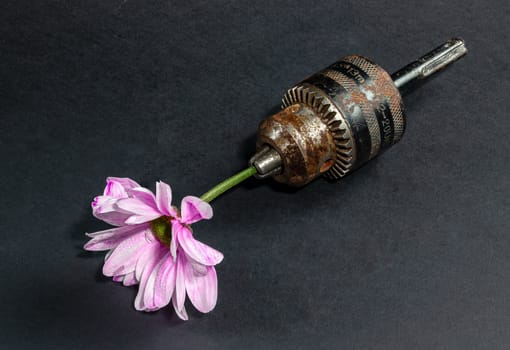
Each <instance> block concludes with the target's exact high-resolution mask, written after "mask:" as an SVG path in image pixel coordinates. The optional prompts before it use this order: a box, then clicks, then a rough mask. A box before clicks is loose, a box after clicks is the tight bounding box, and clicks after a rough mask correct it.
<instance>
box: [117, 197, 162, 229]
mask: <svg viewBox="0 0 510 350" xmlns="http://www.w3.org/2000/svg"><path fill="white" fill-rule="evenodd" d="M116 206H117V207H118V208H119V209H120V210H122V211H125V212H129V213H131V216H129V218H128V219H127V220H126V221H125V223H126V224H128V225H134V224H140V223H144V222H149V221H152V220H154V219H157V218H159V217H160V216H162V214H161V213H160V212H159V211H158V210H157V209H154V208H153V207H151V206H149V205H147V204H146V203H145V202H143V201H141V200H140V199H137V198H126V199H119V200H118V201H117V203H116Z"/></svg>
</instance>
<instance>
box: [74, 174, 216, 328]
mask: <svg viewBox="0 0 510 350" xmlns="http://www.w3.org/2000/svg"><path fill="white" fill-rule="evenodd" d="M92 213H93V215H94V216H95V217H97V218H99V219H101V220H103V221H105V222H108V223H110V224H112V225H116V226H120V227H116V228H112V229H109V230H104V231H99V232H95V233H90V234H87V235H88V236H89V237H91V238H92V239H91V240H90V241H89V242H88V243H87V244H85V246H84V248H85V249H87V250H94V251H96V250H109V252H108V253H107V255H106V257H105V263H104V266H103V274H104V275H105V276H110V277H113V280H114V281H116V282H122V283H123V284H124V285H125V286H129V285H134V284H137V283H139V284H140V286H139V289H138V294H137V296H136V298H135V303H134V305H135V308H136V309H137V310H143V311H155V310H158V309H160V308H162V307H164V306H166V305H168V304H169V303H170V301H172V304H173V306H174V309H175V311H176V313H177V315H178V316H179V317H180V318H182V319H184V320H187V319H188V315H187V313H186V309H185V308H184V301H185V298H186V294H187V295H188V297H189V299H190V300H191V303H192V304H193V305H194V306H195V308H196V309H197V310H199V311H200V312H204V313H205V312H209V311H211V310H212V309H213V308H214V307H215V305H216V300H217V295H218V279H217V276H216V270H215V268H214V266H215V265H216V264H218V263H220V262H221V261H222V259H223V254H221V253H220V252H219V251H217V250H215V249H213V248H211V247H209V246H207V245H205V244H203V243H201V242H199V241H197V240H196V239H195V238H194V237H193V233H192V230H191V228H190V225H191V224H192V223H195V222H197V221H199V220H202V219H210V218H211V217H212V215H213V212H212V208H211V206H210V205H209V203H207V202H204V201H202V200H201V199H200V198H197V197H193V196H187V197H184V198H183V199H182V202H181V211H180V212H179V210H178V209H177V208H175V207H173V206H172V191H171V189H170V186H168V185H167V184H166V183H164V182H157V183H156V195H154V194H153V193H152V192H151V191H150V190H148V189H146V188H144V187H141V186H140V185H139V184H137V183H136V182H135V181H133V180H131V179H128V178H114V177H110V178H108V179H107V185H106V188H105V190H104V193H103V195H102V196H98V197H96V198H95V199H94V201H93V202H92Z"/></svg>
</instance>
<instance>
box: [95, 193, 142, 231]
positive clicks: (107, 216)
mask: <svg viewBox="0 0 510 350" xmlns="http://www.w3.org/2000/svg"><path fill="white" fill-rule="evenodd" d="M117 201H118V199H117V198H113V197H107V196H98V197H96V198H94V201H93V202H92V215H94V216H95V217H96V218H98V219H99V220H103V221H104V222H107V223H109V224H110V225H114V226H123V225H124V221H126V219H127V218H129V216H130V215H132V214H130V213H126V212H125V211H123V210H120V209H119V208H117V207H116V205H115V204H116V203H117Z"/></svg>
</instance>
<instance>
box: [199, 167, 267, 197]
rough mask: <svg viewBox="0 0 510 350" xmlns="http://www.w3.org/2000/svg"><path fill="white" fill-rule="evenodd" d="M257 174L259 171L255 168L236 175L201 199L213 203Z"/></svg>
mask: <svg viewBox="0 0 510 350" xmlns="http://www.w3.org/2000/svg"><path fill="white" fill-rule="evenodd" d="M256 173H257V169H255V167H254V166H251V167H249V168H246V169H244V170H243V171H241V172H239V173H237V174H235V175H234V176H232V177H230V178H228V179H226V180H225V181H223V182H220V183H219V184H217V185H216V186H214V187H213V188H211V189H210V190H209V191H207V192H206V193H204V194H203V195H202V196H201V197H200V198H201V199H202V200H203V201H205V202H211V201H212V200H213V199H215V198H216V197H218V196H219V195H221V194H223V193H224V192H226V191H228V190H229V189H231V188H232V187H234V186H236V185H238V184H240V183H241V182H243V181H244V180H246V179H248V178H250V177H251V176H253V175H254V174H256Z"/></svg>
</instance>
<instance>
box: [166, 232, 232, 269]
mask: <svg viewBox="0 0 510 350" xmlns="http://www.w3.org/2000/svg"><path fill="white" fill-rule="evenodd" d="M172 228H173V226H172ZM174 232H175V233H174V236H177V237H178V240H179V246H180V247H182V249H183V250H184V251H185V252H186V255H188V256H189V257H190V258H191V259H193V260H195V261H196V262H198V263H200V264H203V265H207V266H211V265H216V264H218V263H220V262H221V261H222V260H223V254H222V253H220V252H219V251H217V250H216V249H214V248H211V247H209V246H208V245H205V244H204V243H202V242H199V241H197V240H196V239H195V238H193V234H192V233H191V230H190V229H189V228H188V227H186V226H183V225H181V226H180V228H177V227H176V231H174Z"/></svg>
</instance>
